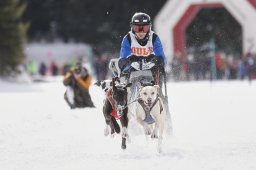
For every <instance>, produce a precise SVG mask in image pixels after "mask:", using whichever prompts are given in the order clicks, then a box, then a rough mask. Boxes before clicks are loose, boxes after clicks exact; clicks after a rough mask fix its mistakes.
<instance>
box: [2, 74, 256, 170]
mask: <svg viewBox="0 0 256 170" xmlns="http://www.w3.org/2000/svg"><path fill="white" fill-rule="evenodd" d="M61 80H62V78H59V79H58V80H57V81H50V82H48V83H43V82H41V83H19V84H14V83H8V82H4V81H0V103H1V105H0V169H1V170H87V169H88V170H115V169H119V170H120V169H125V170H155V169H157V170H158V169H159V170H167V169H168V170H255V169H256V107H255V106H256V103H255V101H256V99H255V98H256V82H255V81H254V82H252V83H251V84H250V83H249V82H247V81H232V82H213V83H211V82H206V81H204V82H180V83H174V82H170V83H168V85H167V86H168V96H169V105H170V109H171V115H172V122H173V136H171V137H170V136H165V138H164V139H163V153H162V154H159V153H157V151H156V143H155V141H152V140H151V139H150V140H146V139H145V136H144V135H143V133H142V129H140V127H139V126H137V125H136V124H135V123H134V122H133V124H131V126H130V129H129V133H130V136H131V143H128V144H127V149H126V150H125V151H123V150H122V149H121V137H120V135H116V136H115V137H114V138H111V137H109V136H108V137H105V136H104V134H103V130H104V127H105V123H104V119H103V115H102V112H101V110H102V101H103V98H104V94H103V92H102V91H101V89H100V88H99V87H96V86H92V87H91V89H90V92H91V95H92V99H93V101H94V103H95V105H96V108H92V109H91V108H87V109H76V110H70V109H69V107H68V106H67V105H66V103H65V101H64V100H63V94H64V91H65V88H64V86H63V85H62V82H61Z"/></svg>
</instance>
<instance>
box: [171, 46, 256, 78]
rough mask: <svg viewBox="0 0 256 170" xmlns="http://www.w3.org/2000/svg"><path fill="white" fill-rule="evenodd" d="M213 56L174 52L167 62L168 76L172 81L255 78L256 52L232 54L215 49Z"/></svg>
mask: <svg viewBox="0 0 256 170" xmlns="http://www.w3.org/2000/svg"><path fill="white" fill-rule="evenodd" d="M213 57H214V58H213ZM213 57H211V56H210V55H209V53H204V52H202V53H199V54H188V55H187V56H186V57H182V56H181V55H180V53H175V54H174V56H173V58H172V60H171V62H170V63H169V64H170V68H171V72H170V74H169V78H170V79H173V80H174V81H184V80H185V81H189V80H234V79H240V80H243V79H248V80H252V79H256V54H254V53H246V54H244V55H232V54H225V53H222V52H220V51H217V52H216V53H215V55H214V56H213Z"/></svg>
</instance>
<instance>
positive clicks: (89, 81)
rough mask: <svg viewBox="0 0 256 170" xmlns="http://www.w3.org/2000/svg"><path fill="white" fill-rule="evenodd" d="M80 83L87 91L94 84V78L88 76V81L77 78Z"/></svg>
mask: <svg viewBox="0 0 256 170" xmlns="http://www.w3.org/2000/svg"><path fill="white" fill-rule="evenodd" d="M77 81H78V83H80V84H81V85H82V86H83V87H84V88H85V89H88V88H89V87H90V85H91V83H92V76H91V75H88V77H87V78H86V79H83V78H82V77H78V78H77Z"/></svg>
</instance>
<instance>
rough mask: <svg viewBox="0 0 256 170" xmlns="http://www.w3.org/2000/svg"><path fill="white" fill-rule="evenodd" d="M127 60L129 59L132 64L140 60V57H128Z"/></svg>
mask: <svg viewBox="0 0 256 170" xmlns="http://www.w3.org/2000/svg"><path fill="white" fill-rule="evenodd" d="M127 58H128V59H129V61H130V62H131V63H132V62H135V61H139V60H140V57H138V56H136V55H130V56H128V57H127Z"/></svg>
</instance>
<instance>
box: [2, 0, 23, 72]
mask: <svg viewBox="0 0 256 170" xmlns="http://www.w3.org/2000/svg"><path fill="white" fill-rule="evenodd" d="M25 8H26V5H25V4H21V3H20V1H19V0H1V1H0V40H1V41H0V75H8V74H10V73H11V72H13V71H16V67H17V66H18V65H19V64H20V63H21V62H22V61H23V59H24V53H23V44H24V43H25V36H26V35H25V33H26V29H27V26H28V25H27V24H24V23H22V21H21V17H22V14H23V12H24V10H25Z"/></svg>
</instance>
